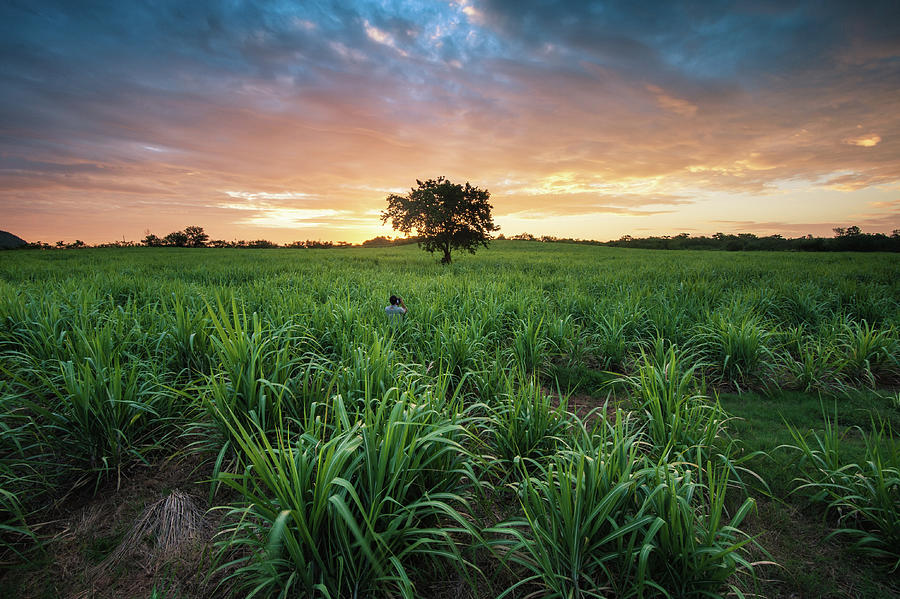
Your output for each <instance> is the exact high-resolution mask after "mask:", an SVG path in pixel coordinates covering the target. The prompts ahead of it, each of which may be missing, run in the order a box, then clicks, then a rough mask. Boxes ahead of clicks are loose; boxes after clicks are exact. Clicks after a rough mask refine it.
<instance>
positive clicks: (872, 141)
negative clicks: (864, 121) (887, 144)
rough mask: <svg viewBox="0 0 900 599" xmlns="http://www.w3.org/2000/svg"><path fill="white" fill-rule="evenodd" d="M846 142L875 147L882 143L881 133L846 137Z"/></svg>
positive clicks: (853, 144)
mask: <svg viewBox="0 0 900 599" xmlns="http://www.w3.org/2000/svg"><path fill="white" fill-rule="evenodd" d="M844 143H846V144H850V145H851V146H861V147H863V148H874V147H875V146H877V145H878V144H879V143H881V136H880V135H875V134H871V135H863V136H861V137H854V138H850V139H845V140H844Z"/></svg>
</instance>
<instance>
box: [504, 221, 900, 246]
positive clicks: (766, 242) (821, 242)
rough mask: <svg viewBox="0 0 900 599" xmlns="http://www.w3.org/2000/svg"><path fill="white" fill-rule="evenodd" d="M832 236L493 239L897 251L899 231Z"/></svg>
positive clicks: (851, 230) (852, 230)
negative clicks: (609, 239)
mask: <svg viewBox="0 0 900 599" xmlns="http://www.w3.org/2000/svg"><path fill="white" fill-rule="evenodd" d="M834 233H835V236H834V237H813V236H812V235H806V236H804V237H795V238H787V237H783V236H781V235H777V234H776V235H766V236H762V237H760V236H758V235H754V234H753V233H737V234H726V233H716V234H715V235H712V236H710V237H707V236H705V235H700V236H697V237H692V236H691V235H690V234H689V233H680V234H678V235H674V236H671V235H661V236H655V237H632V236H631V235H623V236H622V237H620V238H619V239H616V240H613V241H596V240H592V239H573V238H571V237H554V236H552V235H542V236H539V237H538V236H535V235H532V234H530V233H519V234H518V235H512V236H510V237H504V236H503V235H500V236H499V237H497V239H512V240H519V241H541V242H543V243H579V244H586V245H606V246H612V247H627V248H639V249H646V250H724V251H744V252H745V251H770V252H771V251H800V252H900V229H895V230H894V231H893V233H892V234H891V235H890V236H888V235H885V234H884V233H863V232H862V231H861V230H860V228H859V227H857V226H851V227H846V228H843V227H838V228H835V229H834Z"/></svg>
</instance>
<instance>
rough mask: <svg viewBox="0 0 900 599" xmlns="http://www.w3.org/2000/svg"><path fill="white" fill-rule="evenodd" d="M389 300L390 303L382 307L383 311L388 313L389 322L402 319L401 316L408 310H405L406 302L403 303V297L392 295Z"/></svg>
mask: <svg viewBox="0 0 900 599" xmlns="http://www.w3.org/2000/svg"><path fill="white" fill-rule="evenodd" d="M390 302H391V303H390V305H389V306H387V307H386V308H385V309H384V311H385V312H386V313H387V315H388V320H389V321H390V322H394V321H397V320H402V319H403V316H404V315H405V314H406V313H407V312H409V310H407V308H406V304H404V303H403V298H402V297H397V296H396V295H392V296H391V298H390Z"/></svg>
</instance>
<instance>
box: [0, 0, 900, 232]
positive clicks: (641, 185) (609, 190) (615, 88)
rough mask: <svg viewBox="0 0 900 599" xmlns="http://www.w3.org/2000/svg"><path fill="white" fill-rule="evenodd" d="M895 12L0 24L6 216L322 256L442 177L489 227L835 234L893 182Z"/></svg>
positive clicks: (810, 9) (116, 14) (737, 7)
mask: <svg viewBox="0 0 900 599" xmlns="http://www.w3.org/2000/svg"><path fill="white" fill-rule="evenodd" d="M896 10H897V9H896V3H890V2H877V1H875V2H867V3H865V4H864V5H860V6H850V5H846V4H845V3H836V2H835V3H824V4H821V3H813V2H799V3H790V4H779V3H741V2H739V3H728V4H722V5H719V4H715V5H710V4H708V3H707V4H690V3H689V4H672V3H663V2H656V3H654V2H651V3H604V4H602V5H600V4H597V3H563V4H559V3H547V2H543V1H540V0H515V1H514V0H459V1H457V2H455V3H451V4H445V3H428V2H405V3H402V5H393V4H391V3H370V2H360V1H350V2H321V3H283V4H282V3H263V4H260V3H254V2H249V1H240V0H239V1H236V2H229V3H220V2H212V1H198V2H190V3H183V2H174V1H163V2H158V3H152V4H142V3H137V4H135V3H109V2H100V1H97V2H92V1H85V2H79V3H69V2H62V1H52V0H35V1H34V2H31V3H29V4H28V5H27V7H26V5H24V4H21V3H4V4H3V5H2V6H0V52H2V53H3V56H4V61H3V64H2V65H0V131H2V136H0V206H3V207H4V208H6V207H10V206H12V207H14V209H15V211H16V215H15V216H16V218H17V219H18V220H17V221H16V222H17V223H21V224H22V226H27V227H30V228H31V229H32V230H35V231H39V230H41V229H40V228H41V227H42V226H44V225H43V224H44V223H46V222H48V221H47V219H46V218H44V217H43V216H38V215H44V214H46V212H42V211H44V210H45V208H46V206H47V205H52V204H53V202H56V205H57V206H58V207H59V210H60V211H66V212H67V214H69V213H70V214H75V212H76V210H77V208H75V207H77V206H79V205H81V206H83V207H84V208H83V209H84V210H87V209H90V210H103V209H104V208H103V206H112V205H115V206H118V209H117V210H118V214H119V215H120V217H121V218H122V219H126V218H127V219H133V221H134V222H136V223H141V224H140V225H136V226H140V227H141V228H143V227H146V226H150V225H153V226H159V227H166V228H168V227H171V228H172V229H175V228H179V227H181V226H183V223H181V222H180V220H179V219H182V218H185V217H183V216H182V215H181V214H178V213H177V212H176V208H175V206H176V205H177V206H180V208H181V209H182V211H183V213H184V214H186V215H190V220H191V221H192V222H210V223H216V224H217V226H222V227H223V228H226V227H232V228H231V229H226V230H234V231H236V232H240V234H241V235H244V236H247V237H250V236H251V235H252V230H253V229H252V228H253V227H263V228H265V229H266V230H271V228H272V227H273V226H275V225H276V224H277V223H296V226H302V227H305V228H306V229H304V230H307V229H308V228H309V227H312V225H313V224H315V225H316V226H319V227H320V231H321V234H322V235H326V234H327V231H328V228H329V227H338V226H342V225H341V223H345V224H346V223H350V225H352V226H357V225H358V226H365V225H364V223H362V222H355V221H353V222H351V221H350V220H347V219H350V218H357V217H358V218H362V217H361V216H357V215H362V214H365V213H366V212H367V211H369V212H371V211H372V210H374V209H375V208H377V207H379V206H381V205H383V201H384V198H385V196H386V195H387V194H388V193H391V192H392V190H397V189H401V190H405V189H406V188H407V186H410V185H412V184H413V183H414V181H415V179H416V178H428V177H434V176H439V175H447V176H448V177H450V178H451V179H452V180H462V181H464V180H470V181H472V182H473V183H474V184H476V185H481V186H485V185H488V186H489V187H490V190H491V192H492V194H493V196H492V201H493V202H494V205H495V208H496V210H497V212H498V214H558V215H564V214H572V215H587V214H601V213H603V214H606V213H611V211H620V213H621V214H625V213H627V212H629V211H630V213H633V214H635V215H643V216H640V219H641V220H642V221H645V220H653V218H654V216H665V214H671V213H672V211H676V212H677V211H678V210H688V209H692V208H694V207H696V206H697V201H698V200H697V198H703V197H716V198H730V199H729V200H717V201H715V202H713V201H706V202H705V203H703V206H704V209H705V210H707V213H706V214H705V215H704V216H702V218H704V219H706V220H707V222H709V221H712V220H714V219H722V218H726V217H727V216H728V215H729V214H730V211H731V204H732V203H734V202H737V201H741V202H744V201H748V200H745V199H743V198H747V197H751V194H752V197H755V198H765V197H767V196H769V195H771V194H777V193H780V190H782V188H784V187H785V186H802V187H803V188H804V189H821V190H839V191H840V192H841V193H845V194H847V196H846V197H847V198H848V200H847V202H846V205H847V207H846V208H844V214H846V215H848V216H849V215H850V214H852V211H853V210H855V208H854V207H855V206H858V205H859V204H860V203H861V202H862V200H858V199H853V198H862V197H864V196H863V195H859V194H863V193H865V192H867V191H871V190H873V189H876V188H880V187H884V186H890V185H896V184H897V183H898V182H900V141H898V140H900V96H898V94H897V93H896V90H897V88H898V85H900V71H898V69H897V64H898V62H897V60H898V57H900V43H898V38H897V36H896V34H895V32H894V31H893V27H892V26H891V24H892V23H895V22H896V18H893V17H896ZM222 190H231V191H230V192H229V193H230V194H235V195H230V196H229V197H230V198H231V199H232V200H235V201H240V202H251V203H250V204H247V205H252V206H256V208H254V210H257V211H258V212H259V214H258V215H254V214H249V213H248V211H247V210H244V211H237V212H236V211H235V210H234V209H233V208H223V207H222V204H223V203H224V202H223V197H222V195H223V191H222ZM248 190H251V191H248ZM297 190H302V191H297ZM809 195H810V197H811V196H812V195H813V194H809ZM798 197H799V196H798ZM148 201H149V202H153V201H158V202H159V203H160V204H159V205H160V206H162V207H163V208H162V210H161V213H160V215H155V214H152V210H150V209H149V208H148V204H146V202H148ZM806 201H808V200H806ZM252 202H255V203H252ZM48 203H49V204H48ZM231 203H232V204H236V203H237V202H231ZM263 203H267V204H266V205H265V206H263ZM260 206H262V208H260ZM808 206H809V208H808V209H809V210H810V211H813V210H815V209H816V204H815V203H814V202H811V201H810V203H809V205H808ZM278 210H284V211H288V212H277V211H278ZM291 210H334V211H336V214H328V215H323V216H312V213H310V212H305V213H304V212H289V211H291ZM650 213H653V214H651V215H650V216H646V215H648V214H650ZM162 214H165V215H166V218H167V219H170V220H167V221H165V222H163V221H162V220H161V219H162ZM692 214H694V213H692ZM236 215H239V216H237V217H236ZM776 216H777V215H773V216H772V217H771V218H770V219H765V218H763V219H759V222H761V223H765V222H767V221H769V220H771V222H776V221H778V220H779V219H778V218H776ZM338 217H340V218H338ZM698 217H699V215H698ZM157 218H158V219H159V220H157ZM341 219H344V220H341ZM375 220H376V221H377V219H375ZM782 220H783V219H782ZM148 221H149V222H148ZM69 222H71V223H75V222H81V221H78V220H77V219H75V218H72V219H70V220H69ZM84 222H85V223H87V224H84V225H79V226H84V227H86V228H88V229H89V228H90V227H91V225H90V219H89V218H86V219H85V221H84ZM156 222H160V223H161V224H159V225H155V224H154V223H156ZM559 222H560V223H562V225H561V226H563V225H565V226H568V225H567V224H565V223H567V222H568V221H562V220H560V221H559ZM654 222H659V223H670V222H671V221H669V220H665V219H657V220H655V221H654ZM235 223H237V224H235ZM350 225H348V226H350ZM73 226H74V224H73ZM291 226H293V225H291ZM642 226H643V225H642ZM660 226H663V225H660ZM283 231H284V234H285V235H287V234H288V229H283ZM317 232H318V231H317ZM78 234H79V235H81V236H82V238H90V235H87V234H85V232H82V231H79V232H78ZM101 234H102V233H100V232H98V233H96V235H101ZM41 235H42V236H44V235H43V233H42V234H41ZM54 235H56V234H54ZM220 236H222V237H227V236H228V234H227V233H222V234H220Z"/></svg>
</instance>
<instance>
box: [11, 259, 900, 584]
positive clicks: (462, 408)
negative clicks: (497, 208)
mask: <svg viewBox="0 0 900 599" xmlns="http://www.w3.org/2000/svg"><path fill="white" fill-rule="evenodd" d="M391 294H398V295H402V296H403V298H404V299H405V301H406V304H407V306H409V308H410V313H409V314H408V315H407V317H406V318H405V320H404V321H402V322H389V321H388V319H387V317H386V315H385V313H384V307H385V305H386V304H387V298H388V296H389V295H391ZM898 387H900V262H898V261H897V259H896V256H893V255H885V254H842V253H829V254H811V253H803V254H795V253H787V252H782V253H765V252H755V253H740V252H691V251H677V252H666V251H641V250H628V249H617V248H606V247H595V246H580V245H568V244H561V243H560V244H541V243H537V242H495V243H493V244H492V246H491V248H490V249H488V250H482V251H480V252H479V253H478V254H476V255H475V256H468V255H461V256H459V257H458V258H457V259H456V261H455V262H454V264H452V265H451V266H449V267H444V266H441V265H440V264H437V263H436V261H435V259H433V258H432V257H430V256H429V255H427V254H425V253H423V252H421V251H420V250H418V249H417V248H416V247H415V246H403V247H396V248H386V249H332V250H229V249H226V250H213V249H200V250H188V249H185V250H181V249H174V248H172V249H169V248H163V249H147V248H134V249H120V250H115V249H97V250H80V251H43V252H42V251H15V252H4V253H2V255H0V433H2V436H0V563H2V566H0V567H2V570H0V589H9V592H7V593H0V594H3V596H13V597H69V596H86V595H85V593H87V594H90V596H96V597H122V596H128V597H148V598H149V597H156V598H162V597H209V596H234V597H244V596H248V595H250V594H254V593H255V596H259V597H307V596H322V597H335V598H337V597H372V596H374V597H459V596H462V597H500V596H503V597H657V596H670V597H701V596H703V597H710V596H723V597H724V596H726V595H733V594H743V595H745V596H751V595H753V594H756V595H761V596H767V597H774V596H795V597H874V596H879V597H881V596H900V583H898V582H897V579H898V576H897V574H898V572H900V568H898V564H900V443H898V440H897V438H896V436H895V435H896V433H895V431H898V430H900V391H898Z"/></svg>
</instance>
